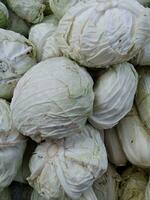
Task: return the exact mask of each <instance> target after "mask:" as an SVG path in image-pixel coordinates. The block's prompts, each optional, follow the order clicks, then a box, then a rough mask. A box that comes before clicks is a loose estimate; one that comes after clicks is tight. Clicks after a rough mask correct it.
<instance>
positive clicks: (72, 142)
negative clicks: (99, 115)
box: [28, 125, 108, 200]
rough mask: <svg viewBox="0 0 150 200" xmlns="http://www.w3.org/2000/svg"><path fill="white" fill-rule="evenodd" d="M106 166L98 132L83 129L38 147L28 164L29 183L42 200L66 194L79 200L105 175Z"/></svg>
mask: <svg viewBox="0 0 150 200" xmlns="http://www.w3.org/2000/svg"><path fill="white" fill-rule="evenodd" d="M89 147H90V148H89ZM107 164H108V161H107V154H106V150H105V146H104V143H103V141H102V139H101V137H100V132H99V131H98V130H96V129H94V128H93V127H92V126H90V125H86V126H85V128H84V130H83V132H82V133H80V134H77V133H74V135H72V136H70V137H67V138H64V139H61V140H57V141H55V140H54V141H52V140H47V141H46V142H43V143H41V144H39V145H38V146H37V148H36V149H35V152H34V153H33V155H32V157H31V160H30V164H29V166H30V171H31V175H30V176H29V178H28V182H29V184H30V185H31V186H32V187H33V188H34V189H35V190H36V191H38V193H39V195H41V196H42V197H44V198H47V199H51V198H52V199H53V198H54V199H59V200H60V199H61V198H63V195H64V191H65V193H66V194H67V195H68V196H69V197H70V198H72V199H79V198H80V197H81V195H82V194H83V193H84V192H86V191H87V190H88V189H89V188H90V187H91V186H92V184H93V182H94V181H95V180H96V179H97V178H98V177H101V176H102V175H103V174H104V173H105V171H106V170H107ZM87 196H88V195H87ZM92 200H93V199H92Z"/></svg>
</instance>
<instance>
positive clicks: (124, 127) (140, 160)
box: [117, 107, 150, 167]
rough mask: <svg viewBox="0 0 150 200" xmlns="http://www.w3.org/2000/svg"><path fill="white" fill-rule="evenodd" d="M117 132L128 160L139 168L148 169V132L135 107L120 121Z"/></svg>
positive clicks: (149, 163) (149, 164)
mask: <svg viewBox="0 0 150 200" xmlns="http://www.w3.org/2000/svg"><path fill="white" fill-rule="evenodd" d="M117 131H118V135H119V139H120V141H121V144H122V148H123V150H124V152H125V154H126V156H127V158H128V160H129V161H130V162H131V163H132V164H134V165H137V166H140V167H150V131H149V130H148V129H146V127H145V126H144V125H143V124H142V122H141V120H140V118H139V116H138V113H137V111H136V108H135V107H133V109H132V111H131V112H130V113H129V114H128V115H127V116H125V118H124V119H122V120H121V121H120V123H119V124H118V125H117Z"/></svg>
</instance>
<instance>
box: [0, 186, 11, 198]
mask: <svg viewBox="0 0 150 200" xmlns="http://www.w3.org/2000/svg"><path fill="white" fill-rule="evenodd" d="M0 198H1V200H11V192H10V189H9V188H5V189H4V190H3V191H2V192H1V193H0Z"/></svg>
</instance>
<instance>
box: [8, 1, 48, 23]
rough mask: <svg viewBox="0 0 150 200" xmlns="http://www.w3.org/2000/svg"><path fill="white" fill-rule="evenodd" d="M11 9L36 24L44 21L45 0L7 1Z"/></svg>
mask: <svg viewBox="0 0 150 200" xmlns="http://www.w3.org/2000/svg"><path fill="white" fill-rule="evenodd" d="M7 3H8V5H9V7H10V8H11V9H12V10H13V11H14V12H15V13H16V14H17V15H18V16H19V17H21V18H22V19H25V20H26V21H28V22H30V23H33V24H36V23H39V22H41V21H42V20H43V17H44V14H43V12H44V10H45V8H46V6H45V4H44V0H7Z"/></svg>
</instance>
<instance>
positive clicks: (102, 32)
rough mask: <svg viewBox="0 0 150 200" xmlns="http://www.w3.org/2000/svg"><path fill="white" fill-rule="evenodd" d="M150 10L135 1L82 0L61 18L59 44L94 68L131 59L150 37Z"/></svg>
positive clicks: (67, 52) (76, 59)
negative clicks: (83, 0) (84, 0)
mask: <svg viewBox="0 0 150 200" xmlns="http://www.w3.org/2000/svg"><path fill="white" fill-rule="evenodd" d="M149 12H150V11H149V10H148V9H147V8H145V7H143V6H142V5H141V4H139V3H138V2H137V1H134V0H132V1H131V0H113V1H107V0H106V1H99V2H95V1H93V2H91V1H89V2H86V4H85V3H84V2H82V1H81V2H80V3H78V4H76V5H75V6H74V7H72V8H70V9H69V10H68V11H67V12H66V14H65V15H64V16H63V18H62V19H61V20H60V23H59V26H58V29H57V34H56V36H57V42H58V46H59V48H60V49H61V51H62V53H63V54H64V55H66V56H67V57H71V58H72V59H74V60H75V61H77V62H78V63H79V64H81V65H83V66H86V67H90V68H101V67H108V66H110V65H113V64H119V63H123V62H125V61H129V60H130V59H131V58H133V57H134V56H136V55H137V53H138V52H139V51H140V49H141V48H143V45H144V44H145V41H146V40H147V38H148V39H149V34H150V20H149Z"/></svg>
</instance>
